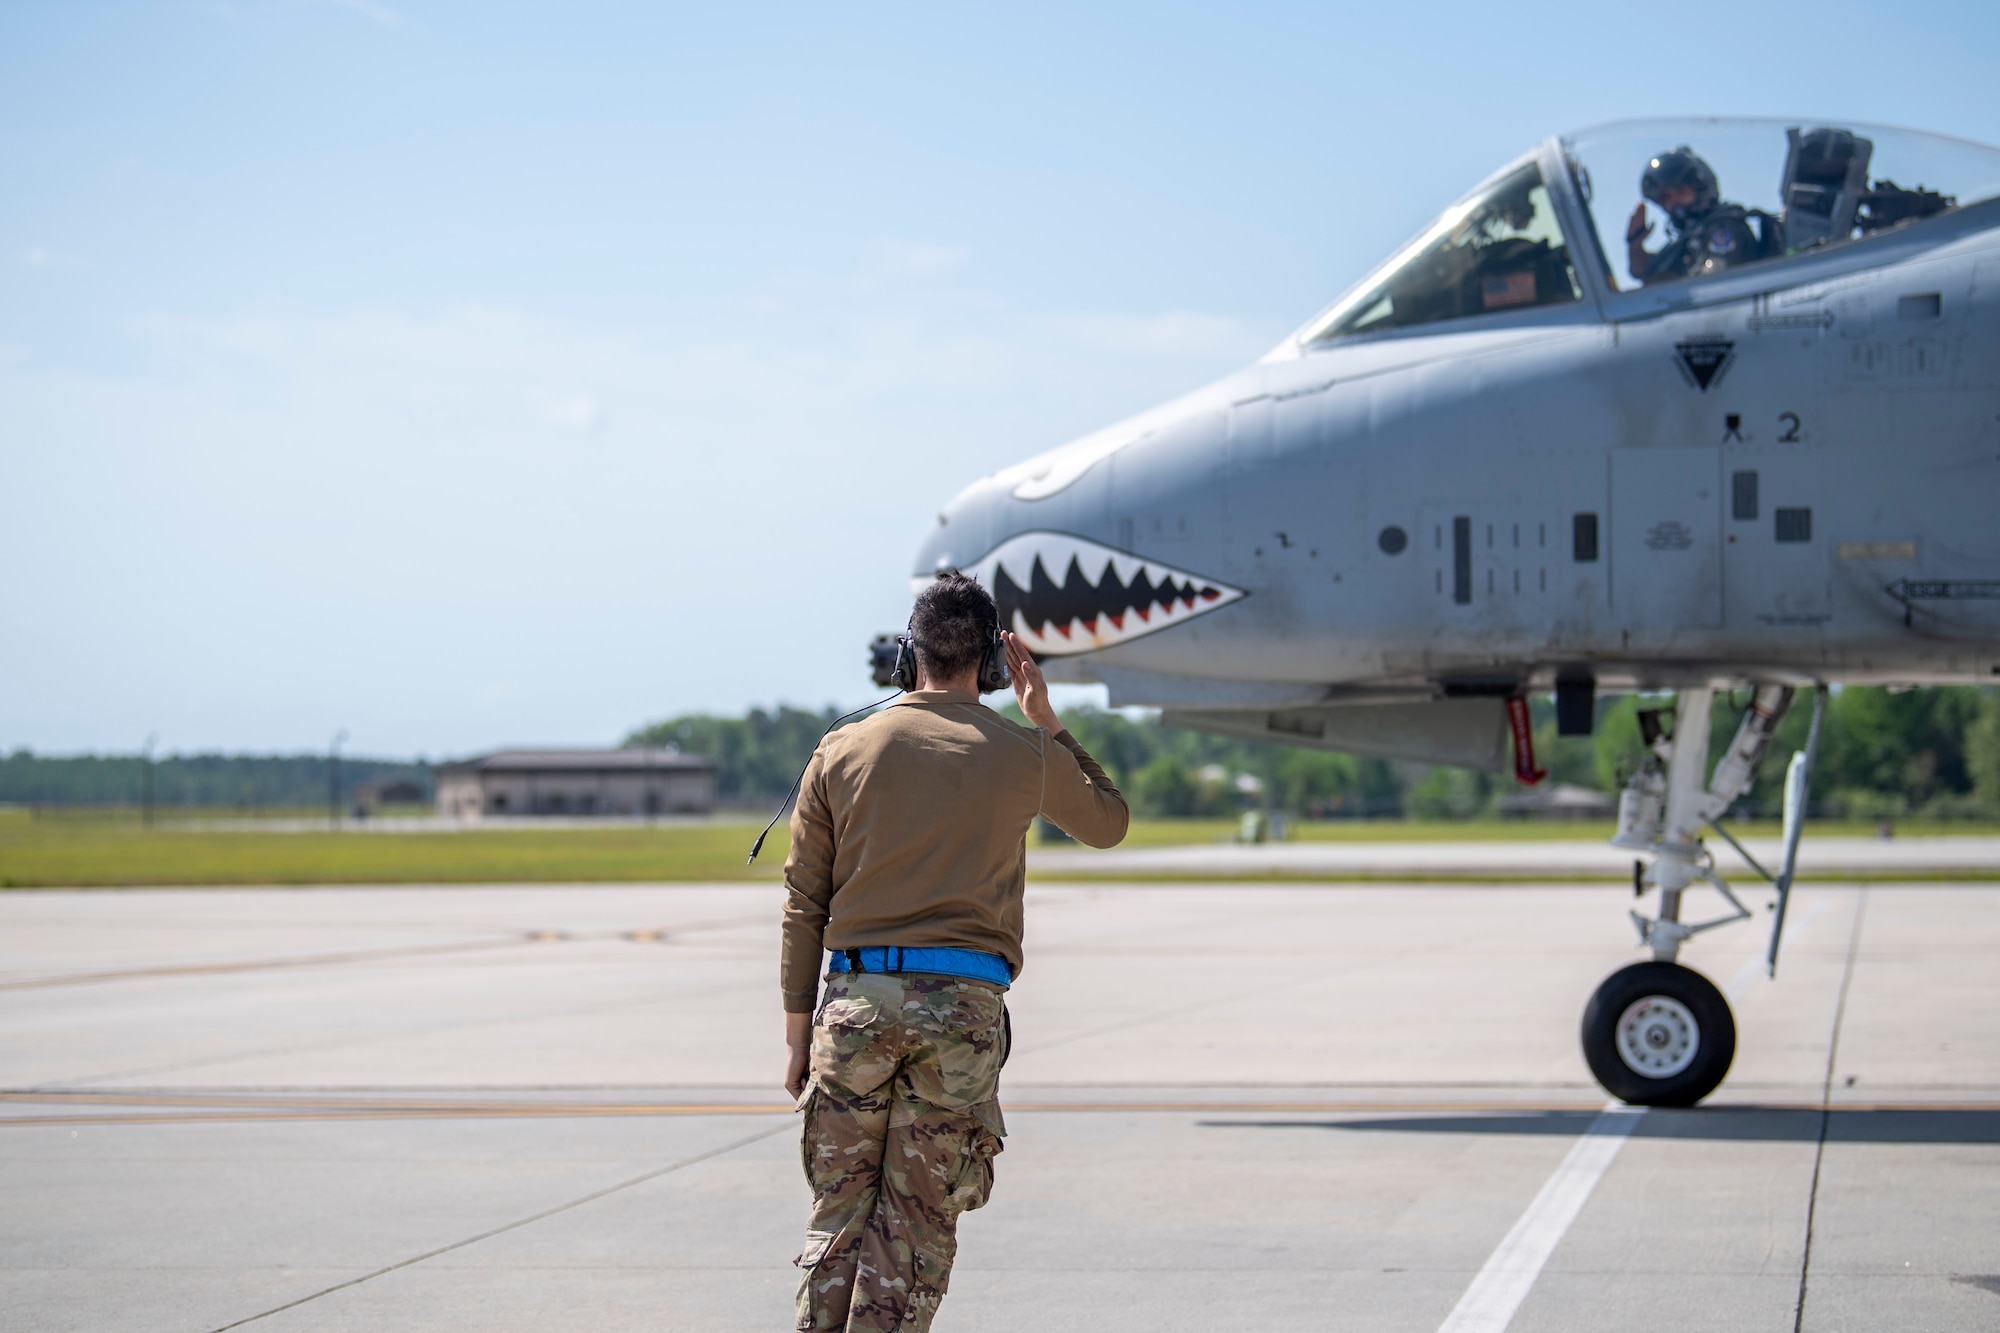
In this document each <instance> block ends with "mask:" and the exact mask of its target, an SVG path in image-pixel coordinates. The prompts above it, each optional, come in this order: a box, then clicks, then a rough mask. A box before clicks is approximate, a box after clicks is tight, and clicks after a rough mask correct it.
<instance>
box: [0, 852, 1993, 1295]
mask: <svg viewBox="0 0 2000 1333" xmlns="http://www.w3.org/2000/svg"><path fill="white" fill-rule="evenodd" d="M1764 897H1765V895H1762V894H1759V895H1757V896H1755V897H1754V898H1752V899H1751V901H1752V902H1753V903H1754V904H1756V905H1758V906H1760V907H1761V904H1762V901H1763V899H1764ZM1629 902H1630V891H1629V889H1627V888H1623V887H1621V886H1619V885H1617V884H1615V883H1612V884H1606V885H1604V886H1602V887H1598V886H1588V885H1542V886H1536V885H1522V886H1497V885H1464V884H1461V885H1452V884H1448V883H1439V884H1431V885H1422V886H1412V885H1396V886H1389V885H1377V886H1370V885H1364V884H1343V885H1337V886H1328V885H1308V884H1287V885H1282V886H1258V885H1170V886H1168V885H1143V884H1105V885H1076V886H1063V885H1054V884H1036V885H1033V886H1031V888H1030V890H1029V909H1028V917H1029V922H1030V941H1029V967H1028V970H1027V972H1026V973H1025V974H1024V975H1023V976H1022V978H1021V980H1020V982H1019V984H1018V985H1017V986H1016V988H1015V990H1014V992H1013V994H1012V996H1011V998H1010V1005H1011V1008H1012V1010H1013V1014H1014V1023H1015V1032H1016V1036H1017V1045H1016V1049H1015V1054H1014V1057H1013V1060H1012V1063H1011V1064H1010V1065H1009V1067H1008V1070H1007V1073H1006V1076H1005V1081H1004V1085H1003V1095H1004V1097H1005V1099H1006V1104H1007V1107H1008V1121H1009V1127H1010V1131H1011V1133H1010V1137H1009V1139H1008V1144H1007V1151H1006V1153H1005V1154H1004V1155H1003V1156H1002V1157H1001V1158H1000V1160H999V1163H998V1178H999V1179H998V1185H997V1188H996V1190H995V1194H994V1198H993V1202H992V1203H991V1204H990V1205H989V1206H988V1207H987V1208H986V1209H984V1210H982V1211H980V1212H978V1213H975V1214H971V1215H969V1216H968V1217H967V1219H966V1221H965V1223H964V1225H963V1227H962V1229H961V1239H962V1245H963V1249H962V1252H961V1256H960V1261H959V1266H958V1269H957V1271H956V1273H955V1274H954V1276H953V1280H952V1291H951V1294H950V1296H949V1297H948V1299H947V1300H946V1302H945V1306H944V1310H943V1313H942V1315H941V1316H940V1318H939V1319H938V1321H937V1325H936V1326H937V1328H938V1329H940V1330H941V1331H943V1333H953V1331H958V1333H975V1331H978V1333H986V1331H989V1330H990V1331H996V1333H997V1331H998V1330H1019V1329H1038V1330H1070V1329H1074V1330H1134V1331H1135V1333H1136V1331H1138V1330H1148V1331H1151V1330H1163V1329H1187V1330H1196V1329H1199V1330H1215V1329H1244V1330H1263V1329H1275V1328H1285V1329H1294V1328H1296V1329H1306V1328H1315V1329H1317V1328H1325V1329H1357V1330H1373V1329H1382V1330H1391V1329H1393V1330H1423V1331H1425V1333H1428V1331H1429V1330H1438V1329H1451V1330H1454V1331H1455V1333H1465V1330H1470V1329H1486V1330H1495V1329H1500V1328H1509V1327H1511V1328H1513V1329H1519V1330H1600V1329H1607V1328H1619V1329H1661V1330H1666V1329H1675V1330H1684V1329H1694V1328H1699V1329H1769V1330H1772V1331H1773V1333H1777V1331H1778V1330H1786V1329H1792V1328H1794V1327H1799V1328H1804V1329H1811V1330H1849V1329H1852V1330H1864V1329H1866V1330H1878V1329H1888V1328H1895V1329H1979V1328H1995V1327H2000V1024H1996V1023H1995V1022H1994V1020H1993V1015H1994V1014H1995V1013H1996V1012H2000V965H1996V962H2000V887H1996V886H1988V885H1964V884H1958V885H1945V884H1925V883H1919V882H1906V883H1894V884H1878V885H1871V886H1846V885H1841V886H1824V885H1821V886H1814V885H1811V884H1807V885H1804V886H1802V887H1801V888H1800V890H1799V894H1798V898H1797V900H1796V901H1795V903H1794V907H1793V915H1792V928H1791V930H1790V931H1789V932H1788V936H1789V937H1788V939H1787V942H1786V946H1785V952H1784V957H1783V959H1782V962H1781V966H1780V971H1779V976H1778V980H1777V981H1776V982H1775V983H1772V982H1769V981H1765V980H1763V979H1762V974H1761V969H1760V968H1759V966H1758V957H1759V955H1760V954H1761V952H1762V949H1763V945H1764V936H1763V934H1762V933H1761V932H1762V929H1763V921H1764V918H1762V917H1761V914H1760V920H1759V922H1758V923H1757V924H1756V925H1754V926H1753V925H1749V924H1745V925H1738V926H1735V927H1731V928H1728V929H1725V930H1720V931H1717V932H1714V933H1712V934H1710V935H1706V936H1703V937H1701V938H1699V939H1698V940H1696V941H1695V942H1694V943H1693V945H1692V946H1691V947H1690V949H1689V950H1688V952H1687V954H1686V955H1685V959H1686V961H1688V962H1689V963H1690V964H1691V965H1693V966H1696V967H1699V968H1700V969H1702V970H1703V971H1705V972H1707V973H1708V974H1709V975H1710V976H1711V977H1713V978H1715V979H1716V981H1717V982H1718V984H1720V985H1722V986H1723V987H1724V988H1725V990H1726V991H1728V992H1729V993H1730V995H1731V998H1732V1003H1733V1005H1734V1008H1735V1010H1736V1014H1737V1018H1738V1023H1739V1027H1740V1030H1741V1038H1740V1045H1739V1053H1738V1056H1737V1059H1736V1064H1735V1067H1734V1070H1733V1072H1732V1074H1731V1077H1730V1079H1729V1081H1728V1082H1727V1083H1726V1084H1725V1085H1724V1086H1723V1088H1722V1090H1721V1092H1720V1093H1718V1095H1717V1096H1716V1097H1715V1098H1714V1099H1712V1101H1711V1103H1710V1104H1709V1105H1708V1106H1705V1107H1703V1108H1700V1109H1697V1110H1694V1111H1680V1112H1662V1111H1650V1112H1645V1113H1643V1114H1640V1115H1637V1116H1631V1117H1612V1116H1603V1117H1601V1118H1600V1111H1601V1110H1602V1108H1603V1106H1604V1102H1605V1099H1604V1095H1603V1094H1602V1092H1601V1091H1599V1090H1598V1089H1597V1088H1596V1086H1595V1085H1594V1084H1593V1083H1592V1082H1591V1080H1590V1078H1589V1075H1588V1073H1587V1072H1586V1070H1585V1068H1584V1066H1583V1063H1582V1059H1581V1057H1580V1055H1579V1054H1578V1051H1577V1046H1576V1024H1577V1018H1578V1015H1579V1012H1580V1010H1581V1008H1582V1005H1583V1003H1584V1000H1585V998H1586V997H1587V996H1588V995H1589V993H1590V991H1591V989H1592V988H1593V987H1594V986H1595V985H1596V984H1597V982H1598V981H1599V980H1600V979H1601V978H1602V977H1603V976H1604V975H1605V974H1606V973H1608V972H1609V971H1611V970H1612V969H1613V968H1615V967H1617V966H1619V965H1621V964H1623V963H1625V962H1627V961H1631V960H1632V959H1634V958H1635V957H1637V954H1636V952H1635V950H1634V949H1633V945H1632V936H1631V929H1630V926H1629V925H1628V924H1627V923H1626V922H1625V920H1624V911H1625V908H1626V907H1627V906H1628V905H1629ZM778 903H779V896H778V893H777V891H776V890H775V889H773V888H771V887H768V886H750V887H722V886H717V887H709V886H699V885H675V886H618V887H607V886H567V887H565V886H553V887H550V886H537V887H510V886H493V887H454V888H398V889H357V888H338V889H270V890H219V891H186V890H141V891H90V892H10V893H7V894H3V895H0V1089H5V1091H4V1092H0V1196H4V1198H5V1199H6V1200H7V1203H8V1205H9V1206H8V1207H7V1208H6V1209H5V1210H4V1211H0V1327H4V1328H6V1329H9V1330H17V1329H18V1330H103V1329H118V1330H126V1329H145V1330H153V1329H158V1330H188V1331H190V1333H198V1331H202V1330H221V1329H226V1328H239V1327H247V1328H252V1329H257V1330H266V1329H268V1330H272V1331H273V1333H277V1331H279V1330H307V1329H313V1330H334V1329H340V1330H349V1329H352V1330H361V1329H367V1330H416V1329H466V1328H477V1329H481V1330H517V1329H518V1330H528V1329H534V1330H550V1329H588V1330H638V1329H675V1330H680V1329H690V1330H706V1329H716V1330H752V1329H758V1330H770V1329H781V1328H790V1327H791V1326H792V1319H791V1296H792V1291H793V1287H794V1284H795V1281H796V1274H795V1272H794V1270H793V1269H792V1268H791V1267H789V1265H788V1260H789V1259H790V1257H791V1256H792V1254H793V1253H795V1252H796V1250H797V1247H798V1244H799V1239H800V1232H801V1229H802V1224H803V1219H804V1210H805V1189H804V1184H803V1182H802V1180H801V1178H800V1172H799V1165H798V1148H797V1133H798V1129H797V1121H796V1119H795V1118H794V1117H793V1116H792V1115H791V1113H790V1111H789V1107H788V1104H787V1102H786V1100H785V1098H784V1097H783V1094H782V1093H780V1092H779V1091H778V1090H777V1089H776V1088H775V1087H774V1086H773V1085H774V1083H775V1081H776V1079H777V1077H778V1073H779V1068H780V1062H781V1054H782V1052H781V1049H780V1042H779V1018H778V1012H777V1011H778V1004H777V986H776V976H775V970H776V963H775V958H776V928H775V922H776V913H777V908H778ZM1802 1294H1803V1300H1804V1305H1803V1313H1802V1316H1801V1315H1796V1314H1795V1312H1796V1311H1797V1310H1798V1309H1799V1303H1800V1300H1801V1295H1802Z"/></svg>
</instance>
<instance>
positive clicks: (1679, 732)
mask: <svg viewBox="0 0 2000 1333" xmlns="http://www.w3.org/2000/svg"><path fill="white" fill-rule="evenodd" d="M1713 701H1714V696H1713V693H1712V691H1710V690H1706V689H1699V690H1683V691H1682V692H1681V695H1680V699H1679V704H1678V707H1677V709H1676V716H1675V719H1674V734H1673V735H1671V736H1667V735H1664V734H1662V733H1661V730H1660V728H1659V727H1658V724H1657V714H1653V715H1645V714H1642V715H1641V722H1642V724H1644V726H1643V727H1642V730H1643V732H1644V734H1645V737H1646V742H1647V747H1648V749H1649V750H1651V751H1652V753H1651V754H1650V755H1649V756H1648V758H1647V761H1646V765H1645V767H1643V768H1642V769H1641V770H1640V771H1639V772H1638V773H1637V774H1635V775H1633V777H1632V780H1631V781H1630V782H1629V783H1627V784H1626V788H1625V792H1624V795H1623V797H1622V799H1621V800H1620V801H1619V809H1618V835H1617V836H1616V837H1614V838H1613V839H1612V840H1611V841H1612V843H1613V845H1614V846H1619V847H1627V848H1630V849H1632V850H1633V851H1636V852H1640V853H1642V854H1645V855H1647V856H1649V857H1650V858H1651V863H1650V864H1649V865H1643V866H1642V867H1641V868H1640V869H1639V870H1637V871H1635V884H1634V892H1636V893H1643V892H1644V891H1645V890H1646V889H1648V888H1657V889H1659V891H1660V907H1659V915H1658V916H1655V917H1646V916H1642V915H1640V914H1639V913H1638V912H1634V913H1632V914H1631V915H1632V924H1633V925H1634V926H1635V927H1636V928H1637V929H1638V932H1639V941H1640V943H1641V944H1643V945H1645V946H1647V947H1649V948H1651V949H1652V951H1653V961H1651V962H1647V963H1634V964H1633V965H1631V966H1630V967H1626V968H1622V969H1620V970H1619V971H1617V972H1614V973H1612V974H1611V975H1610V976H1609V977H1607V978H1606V979H1605V981H1604V984H1603V985H1601V986H1599V987H1598V988H1597V993H1596V994H1595V995H1592V996H1591V997H1590V1003H1589V1004H1588V1005H1586V1006H1585V1007H1584V1011H1583V1056H1584V1059H1585V1061H1586V1062H1588V1063H1589V1065H1590V1072H1591V1073H1593V1074H1595V1075H1596V1076H1597V1081H1598V1082H1599V1083H1602V1084H1603V1085H1604V1088H1605V1090H1606V1091H1607V1092H1609V1093H1611V1094H1612V1095H1613V1096H1615V1097H1619V1098H1621V1099H1623V1100H1625V1101H1628V1102H1632V1103H1634V1104H1636V1105H1640V1106H1692V1105H1694V1104H1695V1103H1696V1102H1698V1101H1700V1100H1701V1099H1702V1098H1703V1097H1706V1096H1707V1095H1708V1094H1709V1093H1711V1092H1713V1091H1715V1089H1716V1087H1717V1085H1719V1084H1720V1083H1721V1082H1722V1079H1723V1076H1724V1075H1725V1074H1727V1073H1728V1072H1729V1064H1730V1061H1731V1060H1733V1059H1734V1058H1735V1056H1736V1020H1735V1019H1734V1018H1733V1017H1732V1016H1731V1015H1730V1012H1729V1002H1728V1001H1727V1000H1725V999H1724V998H1723V996H1722V992H1721V991H1719V990H1717V989H1716V988H1715V983H1713V982H1711V981H1710V980H1709V979H1708V978H1707V977H1704V976H1702V975H1701V974H1700V973H1699V972H1696V971H1694V970H1693V969H1692V968H1687V967H1683V966H1681V964H1680V963H1678V962H1677V961H1675V960H1676V959H1677V957H1678V956H1679V954H1680V947H1681V945H1682V943H1683V942H1685V941H1686V940H1688V939H1689V938H1690V937H1692V936H1694V935H1696V934H1699V933H1700V932H1702V931H1705V930H1712V929H1714V928H1715V927H1717V926H1724V925H1727V924H1729V923H1730V922H1732V921H1742V920H1744V919H1746V918H1748V917H1749V915H1750V910H1749V909H1748V908H1746V907H1745V906H1744V905H1743V904H1742V903H1741V902H1740V901H1739V900H1738V899H1737V897H1736V894H1735V893H1734V892H1733V891H1732V890H1731V889H1730V887H1729V882H1728V881H1727V880H1725V879H1724V878H1723V877H1722V876H1721V875H1720V874H1718V873H1716V869H1715V859H1714V857H1713V856H1712V855H1710V853H1709V852H1708V850H1707V849H1706V848H1704V847H1703V846H1702V844H1701V835H1702V831H1703V830H1704V829H1713V830H1714V831H1715V832H1716V833H1718V834H1720V835H1721V836H1722V837H1723V838H1725V839H1727V840H1728V841H1729V842H1730V843H1731V844H1732V845H1737V844H1736V840H1735V839H1734V838H1733V837H1731V836H1730V834H1729V833H1728V832H1727V831H1726V830H1724V829H1723V827H1722V825H1721V824H1720V823H1719V822H1718V821H1719V820H1720V819H1721V817H1722V815H1723V813H1724V812H1725V811H1727V810H1728V809H1729V807H1730V805H1731V804H1733V803H1734V802H1735V801H1736V799H1737V798H1738V797H1740V796H1742V795H1743V794H1744V793H1745V792H1747V791H1749V790H1750V784H1751V782H1752V781H1753V780H1754V779H1755V777H1756V773H1757V767H1758V765H1759V763H1760V762H1761V761H1762V760H1763V757H1764V752H1765V750H1766V749H1767V748H1769V746H1770V744H1771V740H1772V738H1773V737H1774V736H1775V735H1776V734H1777V730H1778V723H1779V722H1780V721H1781V720H1782V719H1783V718H1784V715H1785V711H1786V710H1787V709H1788V708H1789V707H1790V706H1791V703H1792V690H1791V689H1790V688H1789V687H1787V686H1781V685H1766V686H1761V687H1759V688H1758V690H1757V691H1756V694H1755V696H1754V698H1753V699H1752V701H1751V706H1750V709H1749V711H1748V712H1747V713H1746V714H1745V715H1744V718H1743V723H1742V726H1741V727H1740V728H1739V729H1738V730H1737V733H1736V738H1735V740H1734V741H1732V742H1731V743H1730V746H1729V750H1728V752H1727V753H1725V754H1724V755H1723V758H1722V761H1721V762H1720V763H1719V764H1717V765H1716V768H1715V776H1714V778H1713V780H1711V781H1710V782H1708V783H1707V784H1706V787H1705V788H1704V784H1703V781H1702V779H1703V777H1704V776H1705V774H1706V770H1707V767H1708V720H1709V710H1710V706H1711V705H1712V703H1713ZM1825 705H1826V692H1825V690H1824V688H1822V689H1821V690H1820V691H1819V692H1818V693H1817V695H1816V697H1815V699H1814V705H1813V726H1812V735H1811V737H1810V738H1809V739H1808V741H1807V743H1806V749H1805V751H1804V753H1802V754H1800V755H1797V756H1795V757H1794V758H1793V761H1792V770H1791V772H1790V774H1788V776H1787V778H1786V816H1785V825H1786V836H1785V860H1784V863H1783V868H1782V869H1781V870H1780V872H1779V873H1778V874H1777V875H1776V876H1769V875H1767V876H1766V877H1767V878H1771V879H1773V880H1774V882H1775V883H1776V884H1777V887H1778V910H1777V916H1776V919H1775V921H1774V923H1773V926H1772V935H1771V945H1770V950H1769V952H1768V954H1767V955H1766V958H1767V966H1768V967H1769V968H1770V969H1771V970H1773V971H1775V969H1776V966H1777V957H1778V932H1779V931H1782V930H1783V929H1784V919H1785V917H1784V903H1785V900H1786V899H1787V898H1788V897H1789V894H1790V889H1791V880H1792V872H1793V869H1794V866H1795V865H1796V858H1797V855H1798V833H1799V826H1800V824H1801V822H1802V821H1803V819H1804V816H1805V787H1806V772H1807V770H1808V769H1809V767H1810V765H1811V762H1812V759H1811V756H1812V751H1813V749H1814V745H1815V742H1816V741H1817V739H1818V736H1819V720H1820V717H1821V715H1822V713H1823V711H1824V709H1825ZM1663 767H1664V770H1665V771H1664V772H1662V771H1661V770H1662V768H1663ZM1737 850H1738V851H1741V850H1742V848H1741V847H1740V845H1738V846H1737ZM1744 857H1745V859H1746V860H1747V859H1748V858H1749V853H1747V852H1744ZM1750 864H1751V865H1752V866H1756V864H1757V863H1756V862H1755V861H1751V862H1750ZM1758 869H1759V870H1760V871H1761V869H1762V868H1761V867H1758ZM1698 882H1704V883H1707V884H1708V885H1709V886H1710V887H1711V888H1713V889H1714V890H1715V891H1716V892H1717V893H1718V894H1720V895H1721V896H1722V899H1723V901H1724V902H1725V903H1727V904H1728V906H1729V908H1730V909H1731V910H1730V911H1729V912H1727V913H1725V914H1724V915H1722V916H1718V917H1715V918H1714V919H1712V920H1707V921H1693V922H1684V921H1682V920H1681V900H1682V896H1683V894H1684V893H1685V892H1686V891H1687V890H1688V889H1689V888H1691V887H1693V886H1694V885H1695V884H1696V883H1698Z"/></svg>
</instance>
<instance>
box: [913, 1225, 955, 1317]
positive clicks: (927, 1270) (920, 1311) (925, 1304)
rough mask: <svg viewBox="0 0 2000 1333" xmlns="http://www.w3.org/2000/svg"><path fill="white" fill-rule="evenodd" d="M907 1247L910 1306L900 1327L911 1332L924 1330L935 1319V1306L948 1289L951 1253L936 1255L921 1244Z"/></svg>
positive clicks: (940, 1301) (936, 1308)
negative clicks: (902, 1325)
mask: <svg viewBox="0 0 2000 1333" xmlns="http://www.w3.org/2000/svg"><path fill="white" fill-rule="evenodd" d="M910 1248H911V1251H912V1253H911V1256H910V1257H911V1261H912V1262H911V1268H912V1270H913V1271H912V1272H911V1274H910V1303H909V1305H908V1306H907V1307H905V1309H904V1310H903V1324H904V1326H905V1327H907V1328H912V1329H928V1328H929V1327H930V1326H931V1320H933V1319H935V1318H937V1312H938V1306H939V1304H941V1303H942V1302H943V1300H944V1294H945V1292H946V1290H947V1289H949V1288H950V1286H951V1261H952V1257H953V1256H952V1253H951V1251H949V1250H947V1251H945V1252H943V1253H939V1252H937V1251H934V1250H928V1249H925V1248H924V1247H923V1246H921V1245H913V1246H911V1247H910Z"/></svg>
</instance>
